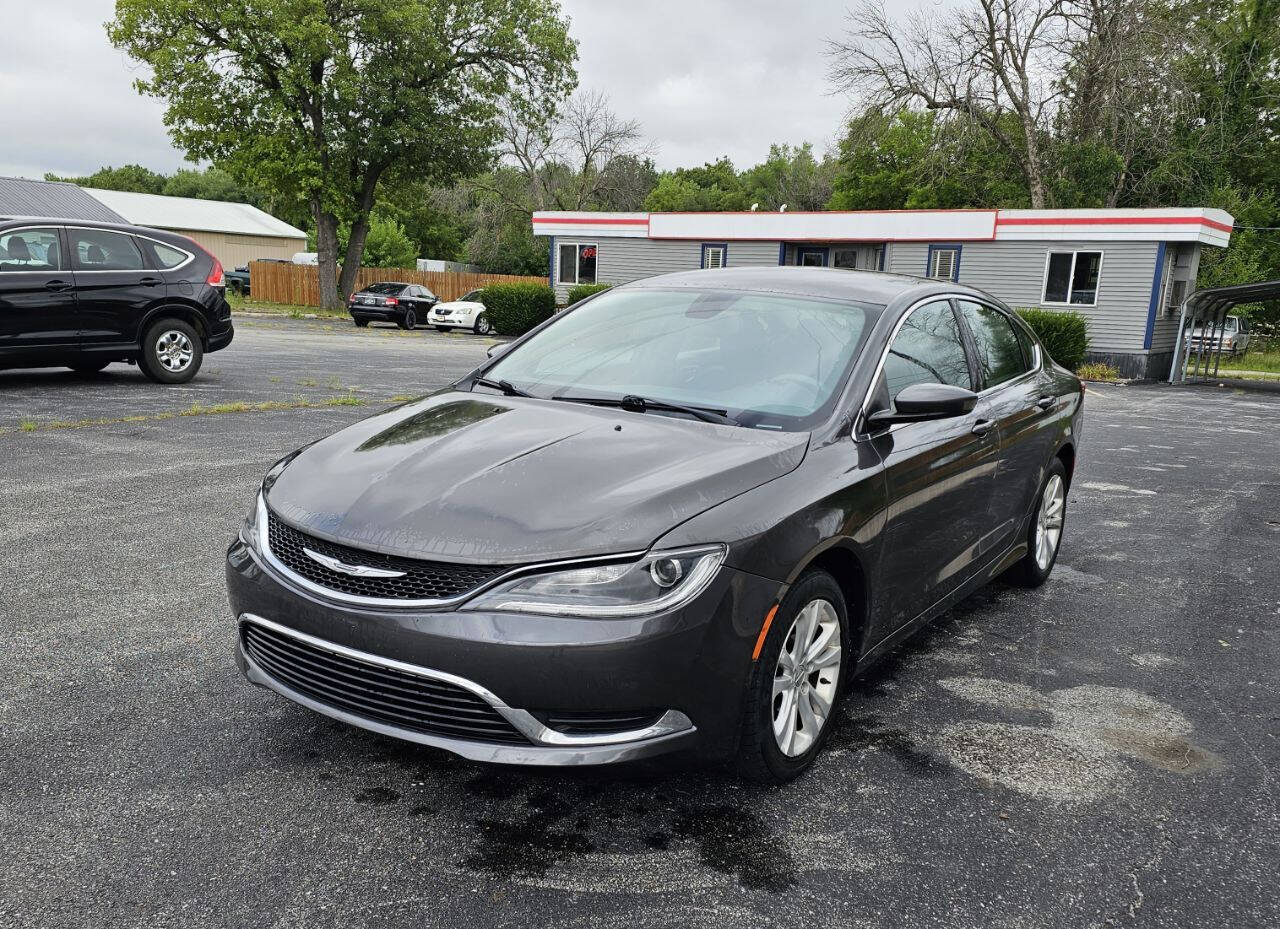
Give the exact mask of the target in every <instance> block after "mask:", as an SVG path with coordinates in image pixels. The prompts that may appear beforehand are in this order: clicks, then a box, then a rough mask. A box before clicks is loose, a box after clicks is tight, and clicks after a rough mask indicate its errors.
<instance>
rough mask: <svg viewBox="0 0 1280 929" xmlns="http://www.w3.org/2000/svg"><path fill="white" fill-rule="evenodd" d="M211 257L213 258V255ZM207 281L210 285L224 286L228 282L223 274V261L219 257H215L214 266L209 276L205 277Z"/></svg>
mask: <svg viewBox="0 0 1280 929" xmlns="http://www.w3.org/2000/svg"><path fill="white" fill-rule="evenodd" d="M209 257H210V258H213V256H212V255H210V256H209ZM205 283H206V284H208V285H209V286H210V287H222V286H224V285H225V284H226V281H225V280H224V279H223V276H222V262H221V261H219V260H218V259H217V258H213V267H212V268H211V269H210V270H209V276H208V277H207V278H205Z"/></svg>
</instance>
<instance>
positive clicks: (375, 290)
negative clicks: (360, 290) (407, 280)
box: [364, 284, 405, 294]
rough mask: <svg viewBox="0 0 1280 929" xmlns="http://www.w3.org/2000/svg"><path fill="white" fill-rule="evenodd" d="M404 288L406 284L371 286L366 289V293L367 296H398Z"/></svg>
mask: <svg viewBox="0 0 1280 929" xmlns="http://www.w3.org/2000/svg"><path fill="white" fill-rule="evenodd" d="M404 288H405V285H404V284H370V285H369V286H368V287H366V288H365V289H364V292H365V293H367V294H398V293H400V291H402V290H404Z"/></svg>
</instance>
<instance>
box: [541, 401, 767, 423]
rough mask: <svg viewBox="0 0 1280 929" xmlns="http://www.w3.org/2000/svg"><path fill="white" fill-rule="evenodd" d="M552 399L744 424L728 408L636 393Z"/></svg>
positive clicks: (638, 411)
mask: <svg viewBox="0 0 1280 929" xmlns="http://www.w3.org/2000/svg"><path fill="white" fill-rule="evenodd" d="M551 399H552V400H564V401H567V402H569V403H586V404H589V405H591V406H616V407H618V408H619V409H623V410H626V411H627V412H628V413H648V412H649V411H650V410H655V411H657V412H662V413H684V414H685V415H686V416H692V417H693V418H694V419H700V420H702V421H703V422H704V423H717V424H718V425H721V426H741V425H742V423H740V422H738V421H737V420H736V419H734V418H733V417H732V416H729V415H728V410H716V409H712V408H711V407H706V406H685V405H684V404H681V403H671V402H669V401H667V400H651V399H649V398H648V397H638V396H636V395H635V394H627V395H626V396H625V397H622V398H621V399H618V398H616V397H552V398H551Z"/></svg>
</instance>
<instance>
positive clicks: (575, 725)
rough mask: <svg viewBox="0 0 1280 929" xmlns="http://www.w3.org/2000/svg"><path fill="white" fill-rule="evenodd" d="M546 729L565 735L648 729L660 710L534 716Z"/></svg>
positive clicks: (659, 716) (542, 714)
mask: <svg viewBox="0 0 1280 929" xmlns="http://www.w3.org/2000/svg"><path fill="white" fill-rule="evenodd" d="M534 715H535V716H536V717H538V719H540V720H541V721H542V722H543V724H544V725H546V726H547V727H548V728H551V729H555V730H556V731H557V732H563V733H564V734H565V735H607V734H611V733H615V732H634V731H636V730H637V729H648V728H649V727H650V726H652V725H653V724H654V723H656V722H657V721H658V720H659V719H660V718H661V716H662V711H661V710H632V711H610V712H595V713H589V712H570V711H556V712H543V713H535V714H534Z"/></svg>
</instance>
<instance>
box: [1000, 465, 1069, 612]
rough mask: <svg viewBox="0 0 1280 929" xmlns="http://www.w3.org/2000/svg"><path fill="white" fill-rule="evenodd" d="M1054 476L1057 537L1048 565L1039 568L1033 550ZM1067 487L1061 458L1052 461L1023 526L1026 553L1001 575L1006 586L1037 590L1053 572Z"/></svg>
mask: <svg viewBox="0 0 1280 929" xmlns="http://www.w3.org/2000/svg"><path fill="white" fill-rule="evenodd" d="M1055 477H1056V478H1057V479H1058V480H1059V481H1061V482H1062V508H1061V513H1060V516H1059V526H1058V538H1057V539H1056V540H1055V541H1054V543H1053V546H1052V548H1053V550H1052V552H1051V554H1050V557H1049V560H1048V563H1047V564H1046V565H1044V566H1041V564H1040V562H1039V560H1037V558H1036V547H1037V543H1038V541H1039V531H1038V530H1039V525H1040V523H1039V516H1040V512H1041V508H1042V507H1043V506H1044V502H1045V491H1046V490H1047V489H1048V488H1049V485H1050V483H1051V482H1052V481H1053V480H1054V478H1055ZM1068 487H1069V484H1068V482H1067V469H1066V466H1065V465H1063V463H1062V459H1061V458H1054V459H1053V463H1052V464H1051V465H1049V470H1048V471H1047V472H1046V473H1045V476H1044V480H1043V481H1041V482H1040V489H1039V490H1037V491H1036V499H1035V503H1034V504H1033V506H1034V508H1033V509H1032V511H1031V520H1030V524H1029V525H1028V526H1027V540H1026V541H1027V553H1026V555H1024V556H1023V558H1022V560H1021V561H1019V562H1018V563H1017V564H1016V565H1014V566H1013V567H1012V568H1010V569H1009V570H1008V572H1007V573H1006V575H1005V578H1006V579H1007V580H1008V581H1009V582H1010V583H1012V584H1017V585H1018V586H1019V587H1039V586H1040V585H1041V584H1043V583H1044V582H1045V581H1047V580H1048V579H1049V575H1050V574H1052V573H1053V566H1054V565H1055V564H1057V563H1058V552H1059V551H1060V550H1061V548H1062V533H1063V532H1065V531H1066V519H1067V490H1068Z"/></svg>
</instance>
